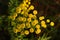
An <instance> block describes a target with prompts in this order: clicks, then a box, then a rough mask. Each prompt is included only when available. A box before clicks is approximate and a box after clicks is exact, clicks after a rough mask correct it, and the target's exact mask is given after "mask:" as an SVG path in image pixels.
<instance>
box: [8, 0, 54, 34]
mask: <svg viewBox="0 0 60 40" xmlns="http://www.w3.org/2000/svg"><path fill="white" fill-rule="evenodd" d="M31 10H32V11H33V12H32V13H29V11H31ZM37 13H38V11H37V10H35V9H34V6H33V5H31V0H23V2H22V3H21V4H20V5H19V6H18V7H17V8H16V12H15V13H14V14H12V15H11V16H9V18H10V19H11V20H12V21H11V25H12V26H13V32H14V33H20V34H22V35H29V34H30V33H35V34H40V33H41V31H42V29H41V27H43V28H47V27H48V26H47V24H46V23H48V24H49V25H50V26H54V22H51V21H50V19H47V20H44V19H45V17H44V16H40V17H39V20H38V19H37V16H36V14H37Z"/></svg>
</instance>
